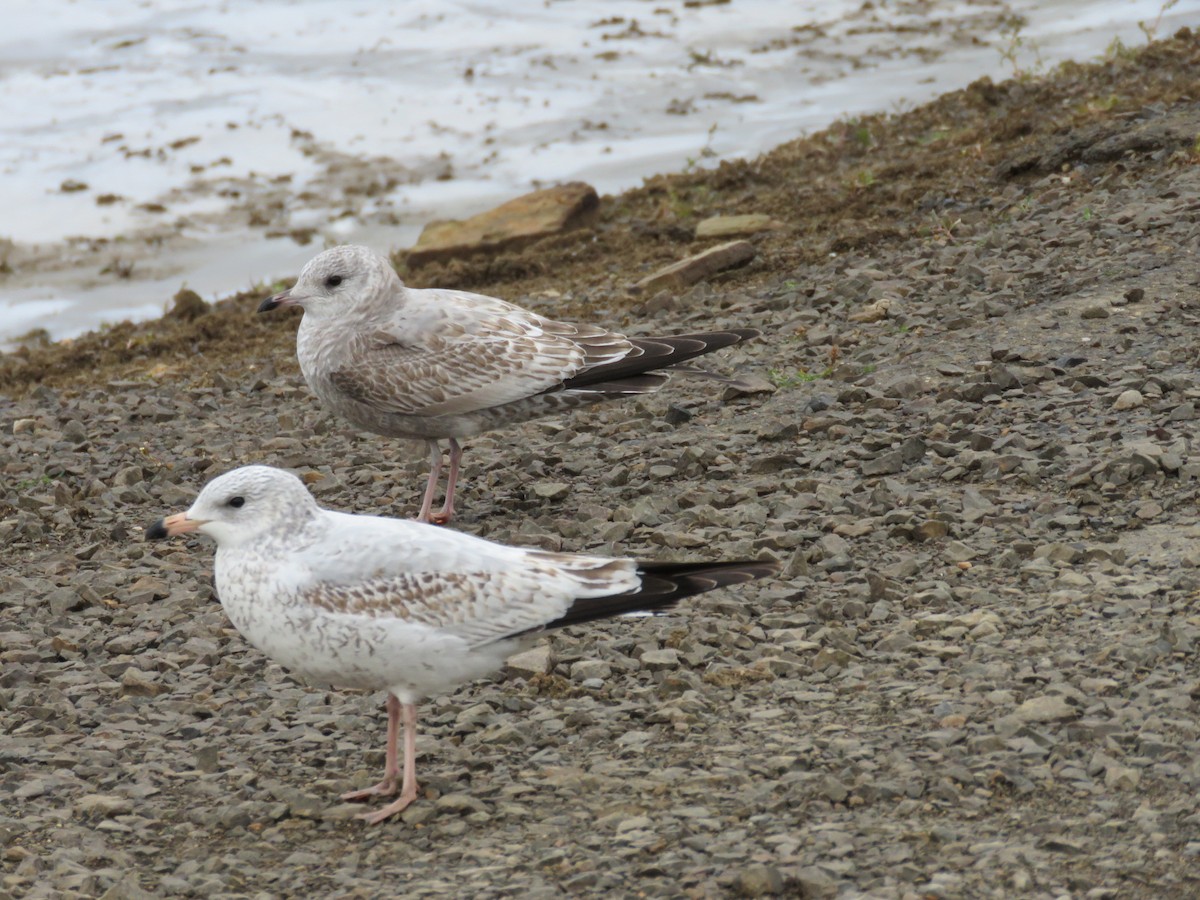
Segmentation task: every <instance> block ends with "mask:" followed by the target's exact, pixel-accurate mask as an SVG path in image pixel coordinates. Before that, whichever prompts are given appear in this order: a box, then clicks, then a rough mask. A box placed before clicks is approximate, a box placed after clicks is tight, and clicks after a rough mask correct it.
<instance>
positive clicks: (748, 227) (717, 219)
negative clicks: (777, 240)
mask: <svg viewBox="0 0 1200 900" xmlns="http://www.w3.org/2000/svg"><path fill="white" fill-rule="evenodd" d="M782 227H783V223H782V222H777V221H776V220H775V219H772V218H771V217H770V216H768V215H764V214H762V213H750V214H749V215H743V216H712V217H710V218H707V219H703V220H702V221H701V222H700V223H699V224H697V225H696V239H697V240H705V239H707V238H723V237H736V236H738V235H744V234H757V233H758V232H760V231H771V230H774V229H776V228H782Z"/></svg>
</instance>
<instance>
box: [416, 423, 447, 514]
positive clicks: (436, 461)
mask: <svg viewBox="0 0 1200 900" xmlns="http://www.w3.org/2000/svg"><path fill="white" fill-rule="evenodd" d="M426 443H428V444H429V483H428V484H426V485H425V497H424V499H423V500H422V501H421V511H420V512H419V513H417V521H418V522H428V521H430V520H431V517H430V515H429V510H430V509H432V508H433V495H434V494H436V493H437V486H438V479H439V478H441V476H442V448H441V447H439V446H438V442H437V441H427V442H426Z"/></svg>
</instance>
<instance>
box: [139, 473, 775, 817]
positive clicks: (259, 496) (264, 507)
mask: <svg viewBox="0 0 1200 900" xmlns="http://www.w3.org/2000/svg"><path fill="white" fill-rule="evenodd" d="M192 531H198V532H200V533H202V534H206V535H208V536H209V537H211V538H213V539H215V540H216V542H217V558H216V567H215V569H216V585H217V595H218V596H219V597H220V600H221V604H222V605H223V606H224V608H225V611H226V613H227V614H228V615H229V618H230V620H232V622H233V624H234V625H235V626H236V627H237V629H238V631H240V632H241V633H242V634H243V635H244V636H245V637H246V639H247V640H248V641H249V642H250V643H251V644H253V645H254V646H255V647H257V648H258V649H259V650H261V651H262V652H263V653H265V654H267V655H268V656H270V657H272V658H273V659H275V660H277V661H278V662H280V663H282V664H283V665H284V666H286V667H287V668H288V669H290V670H292V671H293V672H295V673H296V674H298V675H299V676H301V677H303V678H305V679H307V680H309V681H312V682H316V683H319V684H332V685H336V686H340V687H349V688H367V689H371V690H386V691H387V692H388V697H387V710H388V730H387V757H386V764H385V768H384V775H383V780H382V781H381V782H380V783H379V784H377V785H375V786H373V787H369V788H366V789H364V790H361V791H352V792H350V793H348V794H345V795H343V799H347V800H365V799H367V798H369V797H374V796H391V795H393V794H395V793H396V788H397V781H398V780H400V778H401V775H403V782H402V786H400V796H399V798H398V799H396V800H395V801H394V802H392V803H390V804H388V805H387V806H384V807H383V808H381V809H379V810H376V811H374V812H371V813H365V814H363V815H362V816H361V818H364V819H366V820H367V821H369V822H380V821H382V820H383V819H386V818H387V817H388V816H391V815H393V814H395V813H397V812H400V811H401V810H403V809H404V808H405V807H407V806H408V805H409V804H410V803H412V802H413V800H415V799H416V797H417V780H416V719H417V709H416V703H417V701H418V700H421V699H422V698H424V697H428V696H430V695H433V694H437V693H440V692H443V691H446V690H449V689H450V688H453V687H456V686H457V685H460V684H462V683H463V682H466V681H470V680H471V679H474V678H478V677H480V676H482V675H485V674H487V673H489V672H492V671H494V670H496V669H498V668H500V666H501V665H502V664H503V662H504V660H505V659H506V658H507V657H508V656H510V655H511V654H512V653H514V652H516V651H517V650H519V649H521V647H522V639H525V638H528V637H530V636H532V635H535V634H537V633H539V632H541V631H544V630H546V629H550V628H561V627H562V626H564V625H574V624H577V623H580V622H588V621H591V620H593V619H599V618H604V617H607V616H616V615H622V614H627V613H636V612H653V611H657V610H663V609H666V608H668V607H671V606H674V605H675V604H676V603H677V602H679V600H680V599H682V598H684V597H689V596H691V595H693V594H699V593H701V592H703V591H710V590H712V589H714V588H717V587H722V586H724V585H729V584H739V583H742V582H745V581H750V580H752V579H755V578H762V577H764V576H766V575H769V574H772V573H773V572H775V571H777V569H778V566H777V565H776V564H775V563H773V562H717V563H654V562H637V561H635V560H630V559H610V558H607V557H600V556H586V555H583V554H574V553H550V552H546V551H543V550H530V549H523V548H520V547H508V546H505V545H503V544H494V543H492V542H491V541H486V540H483V539H482V538H476V537H471V536H469V535H465V534H460V533H458V532H454V531H447V530H445V529H441V528H435V527H433V526H431V525H426V524H422V523H419V522H413V521H410V520H404V519H384V518H379V517H377V516H356V515H349V514H346V513H339V512H332V511H330V510H326V509H322V508H321V507H320V506H318V505H317V503H316V501H315V500H313V498H312V496H311V495H310V494H309V493H308V491H307V490H306V489H305V487H304V485H303V484H302V483H301V481H300V479H299V478H297V477H296V476H295V475H292V474H290V473H288V472H284V471H282V470H281V469H274V468H271V467H269V466H246V467H244V468H241V469H234V470H233V471H232V472H228V473H226V474H224V475H221V476H219V477H218V478H215V479H213V480H212V481H211V482H209V484H208V485H207V486H205V488H204V490H203V491H201V492H200V496H199V497H197V498H196V502H195V503H193V504H192V506H191V508H190V509H188V511H187V512H184V513H179V514H177V515H173V516H168V517H167V518H165V519H162V520H160V521H158V522H156V523H155V524H153V525H151V526H150V527H149V528H147V529H146V537H147V538H151V539H157V538H165V537H168V536H171V535H177V534H184V533H186V532H192ZM402 720H403V723H404V766H403V770H402V769H401V767H400V765H399V755H398V743H399V736H400V723H401V721H402Z"/></svg>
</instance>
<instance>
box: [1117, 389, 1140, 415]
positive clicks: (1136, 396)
mask: <svg viewBox="0 0 1200 900" xmlns="http://www.w3.org/2000/svg"><path fill="white" fill-rule="evenodd" d="M1145 402H1146V398H1145V397H1143V396H1142V392H1141V391H1134V390H1128V391H1122V392H1121V395H1120V396H1119V397H1117V399H1116V400H1115V401H1114V402H1113V409H1117V410H1125V409H1136V408H1137V407H1139V406H1141V405H1142V404H1143V403H1145Z"/></svg>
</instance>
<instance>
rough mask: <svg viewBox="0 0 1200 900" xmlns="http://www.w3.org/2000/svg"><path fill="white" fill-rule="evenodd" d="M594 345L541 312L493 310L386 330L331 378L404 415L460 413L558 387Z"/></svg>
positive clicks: (353, 393)
mask: <svg viewBox="0 0 1200 900" xmlns="http://www.w3.org/2000/svg"><path fill="white" fill-rule="evenodd" d="M588 356H589V353H588V350H587V348H586V347H585V346H581V345H580V344H579V343H577V342H576V341H575V340H574V339H573V338H572V337H571V336H570V335H569V334H564V333H562V330H561V329H555V330H551V329H548V328H543V327H542V323H541V321H540V320H539V319H538V318H537V317H534V316H530V317H528V318H524V317H517V316H505V315H500V316H491V315H489V316H487V317H485V318H482V319H481V318H479V317H476V318H474V319H472V320H471V321H470V323H469V326H465V325H463V324H459V323H456V322H453V321H449V322H445V323H443V324H442V325H441V326H440V327H439V328H438V329H437V330H436V331H432V332H431V331H425V332H421V333H414V334H412V335H407V334H387V333H379V334H377V335H376V336H375V338H374V339H373V340H372V342H371V344H370V346H369V347H368V349H367V350H366V351H364V352H363V353H362V354H360V355H359V358H358V359H357V361H356V363H355V364H354V365H352V366H346V367H343V368H341V369H339V370H337V371H335V372H333V373H332V374H331V376H330V378H331V380H332V381H333V383H334V385H335V386H336V387H337V388H338V390H340V391H342V392H343V393H345V394H346V395H347V396H348V397H350V398H352V399H354V400H357V401H359V402H360V403H364V404H366V405H368V406H371V407H373V408H375V409H378V410H380V411H383V412H389V413H398V414H401V415H416V416H441V415H458V414H463V413H470V412H475V411H477V410H481V409H489V408H491V407H495V406H503V405H504V404H506V403H512V402H514V401H516V400H521V399H524V398H525V397H531V396H533V395H535V394H540V393H542V392H543V391H547V390H551V389H553V388H555V387H557V386H558V385H561V384H562V382H563V381H565V380H566V379H569V378H571V377H572V376H573V375H574V374H575V373H576V372H577V371H579V369H580V368H581V367H583V366H584V365H585V364H586V363H587V360H588Z"/></svg>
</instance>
